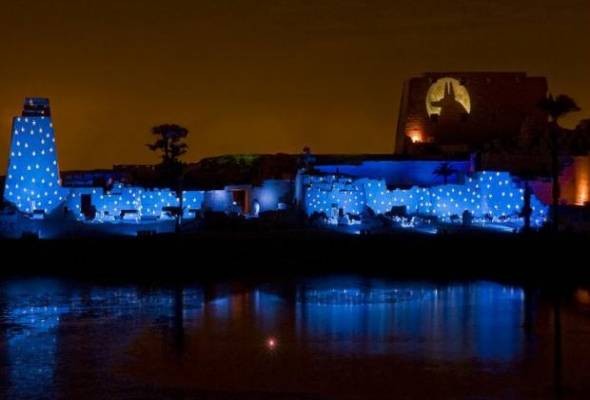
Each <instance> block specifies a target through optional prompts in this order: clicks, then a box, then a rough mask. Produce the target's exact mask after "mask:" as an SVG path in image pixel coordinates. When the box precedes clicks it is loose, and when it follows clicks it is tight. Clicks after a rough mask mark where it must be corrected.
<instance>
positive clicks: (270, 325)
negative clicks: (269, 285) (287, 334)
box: [254, 290, 284, 332]
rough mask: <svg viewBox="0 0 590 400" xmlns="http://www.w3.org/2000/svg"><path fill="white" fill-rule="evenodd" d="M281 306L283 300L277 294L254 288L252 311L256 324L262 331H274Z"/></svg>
mask: <svg viewBox="0 0 590 400" xmlns="http://www.w3.org/2000/svg"><path fill="white" fill-rule="evenodd" d="M283 306H284V302H283V300H282V299H281V298H280V297H279V296H276V295H273V294H269V293H265V292H261V291H259V290H256V291H255V292H254V311H255V315H256V323H257V326H258V327H259V328H260V329H261V330H262V331H264V332H273V331H276V330H277V329H278V325H279V317H280V314H281V310H282V309H283V308H282V307H283Z"/></svg>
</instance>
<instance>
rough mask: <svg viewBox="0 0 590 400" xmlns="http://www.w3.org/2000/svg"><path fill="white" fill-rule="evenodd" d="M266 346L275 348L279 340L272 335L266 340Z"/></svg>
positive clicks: (271, 348)
mask: <svg viewBox="0 0 590 400" xmlns="http://www.w3.org/2000/svg"><path fill="white" fill-rule="evenodd" d="M266 346H267V347H268V348H269V349H270V350H274V349H275V348H276V347H277V340H276V339H275V338H274V337H270V338H268V339H267V340H266Z"/></svg>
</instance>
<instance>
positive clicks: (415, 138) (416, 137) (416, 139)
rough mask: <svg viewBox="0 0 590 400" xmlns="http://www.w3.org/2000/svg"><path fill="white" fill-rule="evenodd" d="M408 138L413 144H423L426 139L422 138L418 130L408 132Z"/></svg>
mask: <svg viewBox="0 0 590 400" xmlns="http://www.w3.org/2000/svg"><path fill="white" fill-rule="evenodd" d="M408 137H409V138H410V140H411V141H412V143H422V142H423V141H424V137H423V136H422V132H421V131H419V130H418V129H412V130H411V131H409V132H408Z"/></svg>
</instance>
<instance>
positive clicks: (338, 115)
mask: <svg viewBox="0 0 590 400" xmlns="http://www.w3.org/2000/svg"><path fill="white" fill-rule="evenodd" d="M433 11H434V12H433ZM588 15H590V2H588V1H580V0H563V1H560V2H555V1H551V0H521V1H514V0H495V1H493V2H488V1H475V2H474V1H471V0H457V1H452V2H445V4H444V7H440V3H439V2H438V1H435V0H400V1H395V2H392V1H390V0H373V1H352V0H350V1H348V0H347V1H343V0H321V1H303V0H290V1H276V0H235V1H219V0H200V1H194V0H168V1H140V0H124V1H121V0H102V1H100V2H97V1H88V0H84V1H71V0H55V1H34V2H31V1H5V2H3V5H2V13H1V15H0V33H1V37H2V40H1V41H0V54H2V56H3V59H4V60H5V62H4V63H2V67H1V71H0V77H1V78H2V95H1V96H0V166H4V167H1V168H0V174H4V172H5V171H4V168H5V166H6V163H7V155H8V146H9V142H10V125H11V117H12V116H14V115H17V114H19V113H20V111H21V108H22V102H23V100H24V98H25V97H26V96H42V97H49V98H50V100H51V107H52V114H53V118H54V125H55V129H56V142H57V150H58V154H59V160H60V169H61V170H72V169H91V168H110V167H111V166H112V165H113V164H125V163H127V164H136V163H155V162H157V161H158V157H157V155H156V154H154V153H152V152H150V151H149V150H148V149H147V147H146V146H145V144H146V143H148V142H151V141H152V137H151V135H150V133H149V132H150V128H151V127H152V126H154V125H157V124H162V123H177V124H180V125H183V126H185V127H186V128H188V129H189V131H190V133H189V137H188V144H189V151H188V153H187V154H186V156H185V157H184V160H186V161H197V160H199V159H201V158H203V157H207V156H214V155H219V154H231V153H241V154H243V153H277V152H285V153H299V152H300V151H301V149H302V148H303V147H304V146H309V147H310V148H311V149H313V151H314V153H391V152H393V150H394V143H395V140H394V132H395V130H396V129H395V127H396V124H397V110H398V109H399V101H400V98H401V94H402V87H403V82H404V80H405V79H407V78H408V77H411V76H416V75H419V74H421V73H422V72H427V71H481V70H484V71H526V72H527V73H529V74H530V75H532V76H537V75H540V76H547V77H548V79H549V83H550V88H551V92H552V93H565V94H568V95H570V96H571V97H573V98H574V99H575V100H576V101H577V103H578V105H579V106H580V107H581V108H582V110H583V111H582V112H580V113H576V115H575V116H573V118H574V120H573V121H570V120H568V119H564V123H565V124H566V125H568V124H569V125H570V126H571V125H572V123H573V124H574V125H575V122H577V120H578V119H580V118H584V117H588V115H589V114H588V113H589V112H590V83H589V82H590V81H589V80H588V71H590V52H588V51H586V49H587V43H586V41H587V38H588V37H590V24H588ZM548 16H550V19H551V23H550V24H548V23H546V21H547V20H548V18H549V17H548ZM564 38H567V40H564ZM548 48H549V49H552V52H551V57H547V49H548ZM572 57H575V59H576V62H575V63H568V62H564V60H570V59H572Z"/></svg>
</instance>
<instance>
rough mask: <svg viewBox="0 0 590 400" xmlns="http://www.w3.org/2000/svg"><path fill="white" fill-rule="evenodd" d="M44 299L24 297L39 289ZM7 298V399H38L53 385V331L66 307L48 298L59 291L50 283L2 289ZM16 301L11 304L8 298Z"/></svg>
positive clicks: (32, 296) (54, 361) (54, 346)
mask: <svg viewBox="0 0 590 400" xmlns="http://www.w3.org/2000/svg"><path fill="white" fill-rule="evenodd" d="M41 287H42V288H44V289H46V292H45V293H49V295H48V296H46V295H42V296H36V295H30V296H27V297H26V299H25V301H23V298H22V296H23V295H24V293H36V291H37V290H38V289H39V288H41ZM2 289H3V291H4V292H5V294H6V295H7V297H8V298H7V300H8V301H7V312H6V320H7V323H8V326H9V329H8V331H7V334H6V339H7V340H6V343H7V357H8V362H9V365H10V366H11V368H10V370H9V373H8V377H9V379H10V383H11V385H10V386H9V391H8V394H9V397H15V398H16V397H19V398H21V397H30V398H42V397H43V395H44V393H45V391H46V390H47V389H49V388H50V387H51V385H52V384H53V375H54V371H55V364H56V360H55V353H56V346H57V345H56V331H57V328H58V326H59V322H60V318H61V316H62V315H63V314H65V313H67V312H68V311H69V306H68V305H67V304H60V303H55V302H54V301H52V300H54V299H53V298H52V297H51V296H52V295H53V294H55V293H56V292H57V291H58V290H59V286H58V285H57V284H55V283H54V282H45V281H43V282H34V283H33V284H32V285H26V286H22V285H19V284H16V285H10V286H8V287H5V288H2ZM13 296H14V297H18V301H15V302H14V303H13V302H12V298H13Z"/></svg>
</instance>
